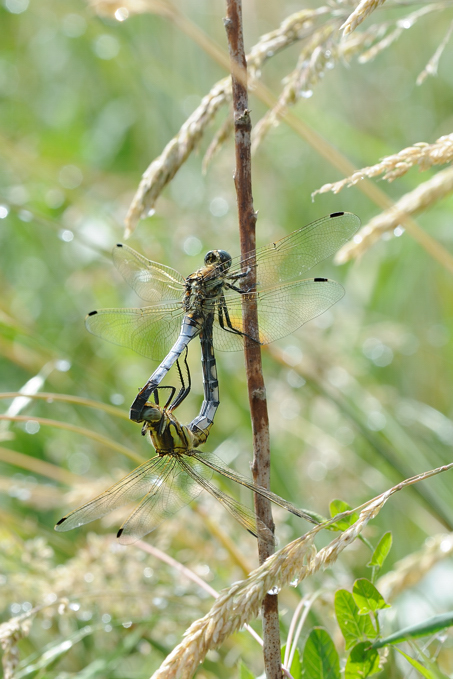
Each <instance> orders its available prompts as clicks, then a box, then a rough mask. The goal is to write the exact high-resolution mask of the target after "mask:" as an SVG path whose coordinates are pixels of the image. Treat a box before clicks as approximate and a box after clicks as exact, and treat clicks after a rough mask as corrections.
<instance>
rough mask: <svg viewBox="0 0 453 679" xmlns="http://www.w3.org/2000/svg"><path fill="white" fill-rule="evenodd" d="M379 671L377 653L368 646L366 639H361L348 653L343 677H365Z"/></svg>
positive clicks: (355, 678) (353, 678) (348, 678)
mask: <svg viewBox="0 0 453 679" xmlns="http://www.w3.org/2000/svg"><path fill="white" fill-rule="evenodd" d="M379 671H380V668H379V653H378V652H377V651H376V649H374V648H370V645H369V643H368V642H367V641H362V642H361V643H360V644H357V646H354V648H353V649H352V651H351V653H350V654H349V657H348V659H347V661H346V669H345V673H344V679H365V677H369V676H371V675H372V674H376V672H379Z"/></svg>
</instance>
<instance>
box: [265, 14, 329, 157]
mask: <svg viewBox="0 0 453 679" xmlns="http://www.w3.org/2000/svg"><path fill="white" fill-rule="evenodd" d="M335 30H336V25H335V24H334V23H330V24H326V25H324V26H322V27H321V28H318V29H316V30H315V31H314V32H313V34H312V35H311V37H310V39H309V40H308V41H307V42H306V44H305V45H304V48H303V50H302V52H301V53H300V56H299V59H298V63H297V66H296V68H295V69H294V70H293V71H292V73H290V74H289V75H288V76H287V77H286V78H285V81H284V87H283V91H282V93H281V94H280V96H279V98H278V102H277V104H276V106H274V108H272V109H271V110H270V111H268V112H267V113H266V114H265V115H264V116H263V117H262V118H261V120H259V121H258V123H257V124H256V125H255V128H254V130H253V146H252V149H253V152H254V153H255V152H256V150H257V148H258V146H259V145H260V144H261V142H262V141H263V139H264V137H265V136H266V134H267V133H268V132H269V130H270V129H271V128H272V127H274V126H275V125H277V124H278V121H279V118H280V117H281V115H282V112H283V111H284V110H285V109H286V108H287V107H288V106H290V105H294V104H295V103H296V101H298V100H299V99H300V98H307V97H310V96H311V94H312V88H313V87H314V86H315V85H316V83H317V82H318V81H319V80H320V79H321V78H322V77H323V76H324V73H325V71H326V69H328V68H333V66H334V64H335V61H336V59H337V45H336V43H335V42H334V40H332V35H333V33H334V31H335Z"/></svg>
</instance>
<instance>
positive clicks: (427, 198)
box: [335, 168, 453, 264]
mask: <svg viewBox="0 0 453 679" xmlns="http://www.w3.org/2000/svg"><path fill="white" fill-rule="evenodd" d="M452 191H453V168H448V169H447V170H443V171H442V172H438V173H437V174H436V176H435V177H432V178H431V179H429V180H428V181H427V182H424V183H423V184H420V186H418V187H417V188H416V189H415V190H414V191H411V192H410V193H406V194H405V195H404V196H403V197H402V198H400V200H399V201H398V202H397V203H395V205H394V206H393V207H391V208H390V209H388V210H384V212H381V214H379V215H377V216H376V217H374V218H373V219H372V220H371V221H369V222H368V224H366V225H365V226H364V227H363V228H362V229H360V231H359V232H358V234H357V235H356V236H355V238H354V240H353V241H351V242H349V243H347V245H345V246H344V247H343V248H341V250H339V251H338V252H337V254H336V256H335V262H336V263H337V264H343V263H344V262H348V261H349V260H350V259H354V258H355V257H358V256H359V255H362V254H363V253H364V252H366V251H367V250H368V249H369V248H370V247H371V246H372V245H373V244H374V243H375V242H376V241H378V240H379V239H380V238H381V236H382V235H383V234H384V233H388V232H390V231H393V230H394V229H395V228H396V227H397V226H400V225H401V224H404V220H405V218H406V217H407V216H408V215H414V214H417V213H419V212H422V211H423V210H426V208H427V207H431V206H432V205H435V203H438V202H439V200H441V199H442V198H445V196H448V194H450V193H451V192H452Z"/></svg>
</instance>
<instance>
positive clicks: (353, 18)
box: [340, 0, 384, 36]
mask: <svg viewBox="0 0 453 679" xmlns="http://www.w3.org/2000/svg"><path fill="white" fill-rule="evenodd" d="M383 3H384V0H361V2H359V4H358V5H357V7H356V8H355V10H354V11H353V13H352V14H350V16H349V17H348V18H347V19H346V21H345V22H344V24H343V25H342V26H341V27H340V28H341V29H342V30H343V35H345V36H346V35H349V33H352V32H353V31H355V29H356V28H357V26H359V25H360V24H361V23H362V21H365V19H366V18H367V17H368V16H369V15H370V14H371V13H372V12H374V10H375V9H377V8H378V7H379V6H380V5H382V4H383Z"/></svg>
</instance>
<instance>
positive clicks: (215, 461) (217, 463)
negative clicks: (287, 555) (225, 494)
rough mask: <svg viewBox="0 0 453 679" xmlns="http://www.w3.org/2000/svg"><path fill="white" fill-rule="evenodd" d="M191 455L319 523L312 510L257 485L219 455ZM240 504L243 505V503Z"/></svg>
mask: <svg viewBox="0 0 453 679" xmlns="http://www.w3.org/2000/svg"><path fill="white" fill-rule="evenodd" d="M191 455H193V457H194V458H195V459H196V460H198V461H199V462H201V463H202V464H204V465H206V466H207V467H209V469H212V471H215V472H217V473H218V474H222V476H225V477H226V478H227V479H230V480H231V481H235V482H236V483H239V484H240V485H241V486H245V487H246V488H249V489H250V490H252V491H253V492H254V493H257V494H258V495H261V496H262V497H265V498H267V499H268V500H270V501H271V502H273V503H274V504H276V505H278V506H279V507H283V508H284V509H286V510H288V512H291V514H295V515H296V516H299V517H300V518H302V519H305V520H306V521H309V522H310V523H315V524H318V523H319V521H318V520H317V519H316V518H314V516H312V514H311V513H310V512H308V511H306V510H305V509H298V508H297V507H295V506H294V505H293V504H291V502H287V501H286V500H284V499H283V498H282V497H280V496H279V495H276V494H275V493H272V492H271V491H270V490H266V488H263V487H262V486H257V485H256V484H255V483H253V481H251V480H250V479H248V478H247V477H246V476H242V474H238V473H237V472H235V471H234V470H233V469H230V467H227V466H226V465H225V464H224V463H223V462H222V460H220V458H218V457H217V455H214V454H213V453H204V452H202V451H199V450H192V451H191ZM185 459H187V458H185ZM209 492H211V491H209ZM219 492H220V491H219ZM240 506H241V507H242V505H240ZM238 521H239V519H238Z"/></svg>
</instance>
